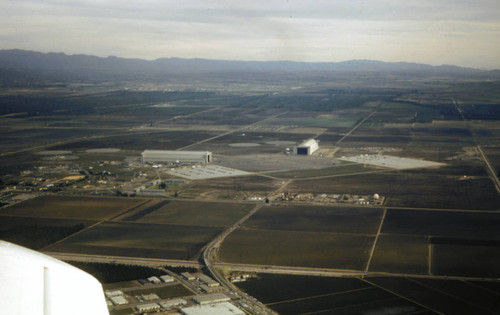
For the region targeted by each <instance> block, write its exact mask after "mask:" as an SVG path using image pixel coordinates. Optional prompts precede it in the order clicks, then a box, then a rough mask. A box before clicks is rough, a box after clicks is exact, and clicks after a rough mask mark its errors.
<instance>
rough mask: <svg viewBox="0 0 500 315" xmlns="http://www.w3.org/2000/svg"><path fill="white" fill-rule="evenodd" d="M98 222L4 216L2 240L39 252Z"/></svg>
mask: <svg viewBox="0 0 500 315" xmlns="http://www.w3.org/2000/svg"><path fill="white" fill-rule="evenodd" d="M95 223H97V221H91V220H74V219H47V218H38V217H22V216H19V217H17V216H6V215H5V216H2V217H1V219H0V239H2V240H4V241H8V242H12V243H15V244H19V245H21V246H25V247H28V248H30V249H34V250H39V249H42V248H44V247H46V246H48V245H50V244H52V243H54V242H57V241H59V240H61V239H63V238H64V237H67V236H70V235H72V234H73V233H76V232H78V231H80V230H82V229H84V228H86V227H88V226H90V225H92V224H95Z"/></svg>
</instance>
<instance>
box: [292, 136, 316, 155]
mask: <svg viewBox="0 0 500 315" xmlns="http://www.w3.org/2000/svg"><path fill="white" fill-rule="evenodd" d="M318 149H319V145H318V142H317V141H316V140H314V139H308V140H306V141H304V142H302V143H301V144H299V145H298V146H297V148H296V149H295V153H296V154H297V155H311V154H313V153H314V151H316V150H318Z"/></svg>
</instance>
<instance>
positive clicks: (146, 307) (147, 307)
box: [135, 303, 160, 312]
mask: <svg viewBox="0 0 500 315" xmlns="http://www.w3.org/2000/svg"><path fill="white" fill-rule="evenodd" d="M135 309H136V310H138V311H139V312H156V311H159V310H160V305H159V304H157V303H147V304H140V305H137V306H136V307H135Z"/></svg>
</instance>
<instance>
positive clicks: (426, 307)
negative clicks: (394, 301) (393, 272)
mask: <svg viewBox="0 0 500 315" xmlns="http://www.w3.org/2000/svg"><path fill="white" fill-rule="evenodd" d="M361 280H362V281H365V282H366V283H369V284H371V285H372V286H374V287H377V288H379V289H382V290H384V291H386V292H389V293H391V294H393V295H395V296H398V297H400V298H402V299H405V300H407V301H410V302H412V303H414V304H417V305H418V306H421V307H423V308H425V309H428V310H429V311H432V312H435V313H437V314H441V315H445V314H444V313H442V312H439V311H437V310H435V309H433V308H430V307H429V306H426V305H424V304H422V303H420V302H417V301H414V300H412V299H410V298H408V297H406V296H404V295H401V294H399V293H396V292H394V291H392V290H389V289H387V288H384V287H383V286H380V285H378V284H376V283H373V282H371V281H368V280H366V279H365V278H361Z"/></svg>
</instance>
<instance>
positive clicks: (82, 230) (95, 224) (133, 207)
mask: <svg viewBox="0 0 500 315" xmlns="http://www.w3.org/2000/svg"><path fill="white" fill-rule="evenodd" d="M150 201H151V200H150V199H148V200H146V201H144V202H141V203H140V204H138V205H134V206H132V208H129V209H127V210H124V211H123V212H120V213H119V214H113V215H112V216H110V217H108V218H105V219H103V220H100V221H99V222H96V223H94V224H92V225H89V226H87V227H85V228H83V229H81V230H80V231H77V232H75V233H73V234H71V235H68V236H66V237H64V238H62V239H60V240H58V241H56V242H54V243H51V244H49V245H47V246H44V247H42V248H40V249H39V251H42V250H45V249H47V248H50V247H52V246H54V245H57V244H59V243H62V242H64V241H66V240H67V239H69V238H71V237H74V236H76V235H79V234H81V233H83V232H85V231H88V230H89V229H91V228H94V227H96V226H98V225H99V224H101V223H103V222H106V221H107V220H112V219H114V218H115V217H119V216H121V215H122V214H123V213H126V212H129V211H132V210H133V209H136V208H137V207H141V206H143V205H144V204H146V203H148V202H150Z"/></svg>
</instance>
